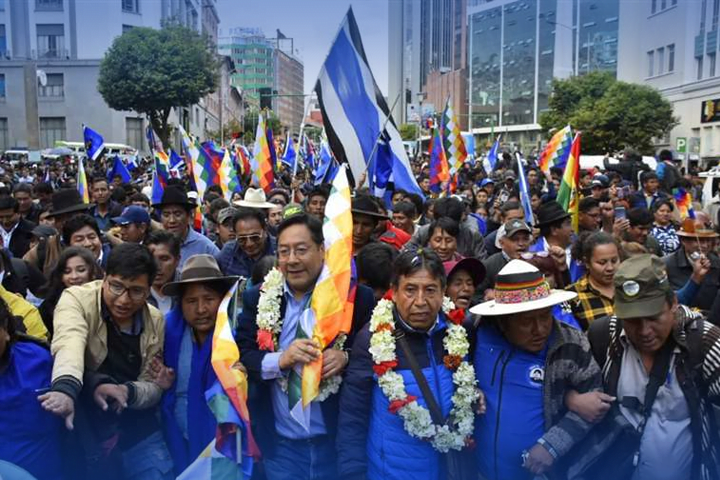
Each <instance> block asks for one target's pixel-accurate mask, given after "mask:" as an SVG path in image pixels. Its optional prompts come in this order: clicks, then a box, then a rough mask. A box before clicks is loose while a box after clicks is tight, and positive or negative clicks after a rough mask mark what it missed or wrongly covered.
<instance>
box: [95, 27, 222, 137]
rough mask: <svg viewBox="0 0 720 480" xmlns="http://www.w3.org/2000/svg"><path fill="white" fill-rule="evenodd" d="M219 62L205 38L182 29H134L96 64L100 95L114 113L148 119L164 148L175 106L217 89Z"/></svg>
mask: <svg viewBox="0 0 720 480" xmlns="http://www.w3.org/2000/svg"><path fill="white" fill-rule="evenodd" d="M218 72H219V63H218V60H217V57H216V56H215V54H213V53H212V47H211V45H210V44H209V43H208V40H207V38H206V37H203V36H201V35H200V34H198V33H197V32H195V31H194V30H191V29H188V28H186V27H183V26H180V25H167V26H164V27H163V28H162V29H160V30H156V29H152V28H143V27H137V28H132V29H131V30H129V31H127V32H125V33H123V34H122V35H121V36H119V37H117V38H116V39H115V41H114V42H113V44H112V46H111V47H110V49H109V50H108V51H107V52H106V53H105V57H104V58H103V61H102V63H101V64H100V75H99V78H98V91H99V92H100V94H101V95H102V97H103V99H104V100H105V102H106V103H107V104H108V105H109V106H110V108H113V109H115V110H134V111H136V112H140V113H143V114H145V115H147V116H148V118H149V120H150V123H151V124H152V127H153V129H154V130H155V132H156V133H157V134H158V136H159V137H160V140H162V142H163V144H164V145H167V144H168V139H169V137H170V133H171V127H170V126H169V125H168V117H169V116H170V112H171V111H172V108H174V107H187V106H190V105H194V104H196V103H198V102H199V101H200V99H201V98H202V97H204V96H205V95H207V94H208V93H212V92H214V91H215V88H216V86H217V84H218Z"/></svg>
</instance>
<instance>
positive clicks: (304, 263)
mask: <svg viewBox="0 0 720 480" xmlns="http://www.w3.org/2000/svg"><path fill="white" fill-rule="evenodd" d="M290 215H291V216H289V217H286V218H285V219H284V220H283V221H282V223H281V224H280V225H279V226H278V236H277V247H278V248H277V255H278V267H279V268H278V269H273V270H272V271H271V272H270V273H269V274H268V275H267V276H266V277H265V280H264V283H263V285H261V286H257V287H254V288H250V289H248V290H246V291H245V292H244V294H243V311H242V315H241V316H240V320H239V324H238V334H237V335H238V338H237V340H238V344H239V347H240V355H241V361H242V363H243V365H245V366H246V368H247V370H248V381H249V395H248V408H249V410H250V414H251V416H252V429H253V434H254V436H255V439H256V441H257V443H258V446H259V447H260V450H261V452H262V456H263V463H264V467H265V472H266V474H267V478H268V480H290V479H292V480H303V479H307V480H311V479H312V480H335V479H337V478H338V477H337V468H336V464H335V458H336V455H335V433H336V431H337V417H338V397H339V395H337V394H336V393H337V390H338V384H339V382H340V381H341V375H342V373H343V371H344V370H345V367H346V365H347V361H348V351H349V348H348V347H349V346H350V345H352V343H351V342H352V340H353V338H354V336H355V332H357V331H358V330H359V329H360V328H362V326H363V325H365V324H366V323H367V322H368V320H369V319H370V313H371V312H372V308H373V307H374V305H375V299H374V296H373V291H372V290H371V289H370V288H368V287H366V286H363V285H358V288H357V294H356V296H355V303H354V312H353V326H352V329H351V331H350V332H349V334H348V336H347V340H346V341H345V342H344V345H343V341H342V339H340V338H338V339H336V340H335V342H334V343H333V344H332V345H330V346H329V347H328V348H327V349H326V350H325V351H324V352H320V351H319V350H318V348H317V345H316V344H315V342H313V340H311V339H310V338H307V336H306V335H305V334H304V332H303V330H302V328H299V325H300V322H301V317H302V316H303V314H304V313H306V310H307V309H309V308H310V299H311V297H312V292H313V290H314V288H315V284H316V282H317V280H318V277H319V276H320V273H321V271H322V269H323V262H324V254H325V249H324V247H323V230H322V225H321V223H320V221H319V220H318V219H317V218H315V217H313V216H310V215H308V214H305V213H299V214H298V213H295V214H290ZM319 356H322V359H323V369H322V381H321V383H320V395H319V396H318V398H317V399H316V400H314V401H313V402H312V403H311V404H310V405H309V407H307V409H306V411H307V410H308V409H309V417H310V418H309V430H306V429H305V427H304V426H303V425H302V424H301V423H300V422H299V421H298V420H296V418H295V417H293V416H292V415H291V406H292V398H293V395H294V394H296V393H297V389H296V388H294V387H295V386H297V381H294V378H293V375H294V372H295V371H296V370H297V369H296V368H294V367H296V366H300V367H301V366H303V365H305V364H307V363H309V362H311V361H313V360H315V359H316V358H317V357H319Z"/></svg>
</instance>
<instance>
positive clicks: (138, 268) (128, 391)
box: [38, 243, 173, 479]
mask: <svg viewBox="0 0 720 480" xmlns="http://www.w3.org/2000/svg"><path fill="white" fill-rule="evenodd" d="M156 271H157V266H156V264H155V261H154V259H153V256H152V255H151V253H150V251H149V250H148V248H147V247H145V246H143V245H139V244H135V243H123V244H121V245H119V246H117V247H115V248H114V249H113V250H112V252H111V253H110V256H109V258H108V263H107V269H106V273H107V275H106V277H105V279H104V280H97V281H94V282H90V283H88V284H85V285H82V286H78V287H70V288H68V289H67V290H65V292H64V293H63V295H62V297H61V298H60V301H59V302H58V304H57V307H56V309H55V334H54V337H53V341H52V348H51V350H52V354H53V356H54V360H55V361H54V366H53V375H52V385H51V386H50V389H49V390H50V391H49V392H48V393H45V394H43V395H40V396H39V397H38V400H39V401H40V402H41V405H42V407H43V408H44V409H45V410H47V411H49V412H52V413H54V414H56V415H58V416H60V417H62V418H64V420H65V425H66V426H67V428H68V429H73V428H74V419H75V412H76V408H77V409H81V410H82V413H83V416H84V417H85V418H87V422H83V423H82V424H85V423H88V424H90V425H93V427H94V432H84V433H85V434H88V435H95V438H94V440H96V441H95V442H91V443H92V444H94V445H97V446H98V448H100V446H101V445H102V446H103V449H104V450H105V451H103V452H100V451H97V452H93V451H86V452H85V454H86V465H85V467H86V468H87V469H89V470H90V471H104V470H106V469H107V468H110V467H109V466H108V465H105V464H104V461H106V459H108V458H113V459H114V460H118V462H119V463H120V464H121V465H124V467H125V468H124V471H123V472H122V475H120V477H119V478H125V479H130V478H133V479H135V478H157V479H170V478H173V476H172V461H171V460H170V456H169V453H168V451H167V447H166V445H165V442H164V440H163V437H162V434H161V430H160V425H159V423H158V420H157V411H156V409H157V406H158V403H159V401H160V398H161V396H162V390H161V388H160V387H159V386H158V385H157V384H155V383H154V382H152V373H151V370H150V364H151V361H152V359H153V358H155V357H156V356H161V355H162V345H163V339H164V334H165V322H164V320H163V317H162V314H161V313H160V312H159V311H158V310H157V309H156V308H154V307H151V306H149V305H148V304H147V302H146V300H147V298H148V295H149V294H150V286H151V285H152V283H153V280H154V278H155V274H156ZM81 390H82V391H83V395H82V396H80V392H81ZM82 424H80V428H83V427H82ZM86 443H87V442H86ZM111 445H113V446H112V448H110V446H111ZM101 453H102V454H101ZM91 458H94V459H95V460H90V459H91ZM98 459H99V460H98ZM120 460H121V461H120Z"/></svg>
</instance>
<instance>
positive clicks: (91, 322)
mask: <svg viewBox="0 0 720 480" xmlns="http://www.w3.org/2000/svg"><path fill="white" fill-rule="evenodd" d="M102 283H103V281H102V280H96V281H94V282H90V283H86V284H85V285H81V286H77V287H70V288H67V289H65V291H64V292H63V294H62V295H61V296H60V300H59V301H58V304H57V306H56V307H55V315H54V329H55V331H54V334H53V340H52V344H51V351H52V354H53V357H54V359H55V363H54V365H53V373H52V381H53V384H54V383H55V381H56V380H58V379H63V377H64V378H67V377H72V379H74V380H75V381H77V382H79V384H81V385H82V381H83V375H84V373H85V372H86V371H91V372H95V371H97V369H98V368H99V367H100V365H102V363H103V362H104V361H105V358H106V357H107V353H108V348H107V326H106V324H105V321H103V319H102V315H101V307H102ZM164 340H165V319H164V318H163V316H162V314H161V313H160V311H159V310H157V309H156V308H155V307H153V306H150V305H148V304H147V303H146V304H145V307H143V330H142V333H141V334H140V353H141V355H142V369H141V373H140V378H139V379H138V381H136V382H131V383H132V386H133V387H134V388H133V390H134V392H135V394H134V397H133V398H132V399H131V402H129V403H130V404H129V407H130V408H134V409H144V408H148V407H152V406H154V405H156V404H157V403H158V402H159V401H160V397H161V396H162V389H161V388H160V387H159V386H157V385H156V384H155V383H153V382H152V381H151V380H152V376H151V374H150V362H151V361H152V359H153V358H154V357H155V356H158V355H159V356H160V357H161V358H162V349H163V342H164Z"/></svg>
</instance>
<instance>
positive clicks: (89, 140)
mask: <svg viewBox="0 0 720 480" xmlns="http://www.w3.org/2000/svg"><path fill="white" fill-rule="evenodd" d="M83 139H84V142H85V153H87V156H88V158H91V159H93V160H97V159H98V157H100V155H102V153H103V150H104V149H105V140H103V137H102V135H100V134H99V133H97V132H96V131H95V130H93V129H92V128H90V127H88V126H86V125H83Z"/></svg>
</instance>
